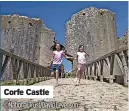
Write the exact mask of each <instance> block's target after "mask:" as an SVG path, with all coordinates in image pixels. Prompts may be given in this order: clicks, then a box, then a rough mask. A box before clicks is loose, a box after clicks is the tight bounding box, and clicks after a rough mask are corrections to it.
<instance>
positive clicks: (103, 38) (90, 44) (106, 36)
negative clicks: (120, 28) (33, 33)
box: [65, 7, 128, 75]
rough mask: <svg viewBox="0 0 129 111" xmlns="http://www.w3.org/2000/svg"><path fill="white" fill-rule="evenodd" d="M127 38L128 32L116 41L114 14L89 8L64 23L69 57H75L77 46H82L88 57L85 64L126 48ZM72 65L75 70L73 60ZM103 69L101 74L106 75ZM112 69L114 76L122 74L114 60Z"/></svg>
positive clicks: (75, 64) (75, 62) (75, 65)
mask: <svg viewBox="0 0 129 111" xmlns="http://www.w3.org/2000/svg"><path fill="white" fill-rule="evenodd" d="M127 36H128V32H126V34H125V37H123V38H120V39H118V35H117V28H116V17H115V13H113V12H111V11H109V10H107V9H98V8H95V7H89V8H86V9H83V10H81V11H80V12H78V13H76V14H73V16H72V17H71V20H69V21H68V22H67V23H66V35H65V38H66V39H65V47H66V50H67V51H68V52H69V54H70V55H72V56H74V57H76V53H77V51H78V47H79V45H84V48H85V51H86V52H87V53H88V54H89V55H90V56H89V57H87V63H90V62H92V61H94V60H95V59H97V58H99V57H101V56H104V55H106V54H108V53H110V52H112V51H114V50H117V49H119V48H122V47H126V46H127ZM72 64H73V69H76V67H77V61H76V60H73V61H72ZM105 67H106V66H105ZM105 67H104V72H103V73H105V74H107V70H106V68H105ZM114 69H115V70H114V72H113V73H114V74H116V75H121V74H122V71H121V70H120V68H119V65H118V61H117V60H116V59H115V65H114ZM105 74H104V75H105Z"/></svg>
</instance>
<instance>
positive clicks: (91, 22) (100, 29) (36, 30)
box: [1, 7, 128, 79]
mask: <svg viewBox="0 0 129 111" xmlns="http://www.w3.org/2000/svg"><path fill="white" fill-rule="evenodd" d="M1 22H2V37H1V38H2V40H1V41H2V46H1V47H2V49H4V50H6V51H9V52H12V53H14V54H16V55H18V56H20V57H22V58H25V59H27V60H29V61H32V62H35V63H38V64H40V65H43V66H45V67H46V66H48V64H47V62H48V61H49V60H50V59H51V57H52V51H51V50H50V48H51V46H52V45H53V41H54V40H55V32H53V31H52V30H51V29H48V28H47V27H46V26H45V24H44V23H43V21H42V20H40V19H35V18H32V19H30V18H28V17H25V16H19V15H16V14H14V15H6V16H2V17H1ZM127 36H128V32H126V34H125V36H124V37H123V38H120V39H118V35H117V28H116V18H115V14H114V13H113V12H111V11H109V10H106V9H97V8H95V7H90V8H86V9H83V10H81V11H80V12H78V13H76V14H74V15H73V16H72V17H71V20H69V21H68V22H67V23H66V36H65V48H66V50H67V52H68V54H69V55H71V56H76V52H77V51H78V46H79V45H84V47H85V51H86V52H87V53H88V54H89V55H90V56H89V57H87V62H88V63H89V62H92V61H93V60H95V59H97V58H99V57H101V56H103V55H105V54H107V53H109V52H112V51H114V50H116V49H119V48H122V47H125V46H127ZM48 55H49V56H48ZM72 64H73V69H75V68H76V65H77V62H76V60H74V61H72ZM115 64H117V65H115V70H114V73H117V74H118V75H121V71H120V70H118V69H119V68H118V67H119V65H118V61H117V60H115ZM10 69H11V66H9V65H8V70H6V71H5V72H4V73H5V74H4V78H5V79H10V78H12V77H10V73H11V70H10ZM104 73H106V72H104ZM20 74H21V75H22V72H20Z"/></svg>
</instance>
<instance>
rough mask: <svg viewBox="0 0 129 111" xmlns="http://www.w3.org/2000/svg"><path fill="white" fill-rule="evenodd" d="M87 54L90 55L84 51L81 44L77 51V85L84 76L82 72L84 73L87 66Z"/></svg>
mask: <svg viewBox="0 0 129 111" xmlns="http://www.w3.org/2000/svg"><path fill="white" fill-rule="evenodd" d="M86 56H89V55H88V54H87V53H86V52H85V51H84V46H83V45H80V46H79V48H78V52H77V58H76V59H77V62H78V65H77V73H76V79H75V82H76V83H77V84H76V85H79V84H80V79H81V77H82V74H83V73H84V70H85V67H86Z"/></svg>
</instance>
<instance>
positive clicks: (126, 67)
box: [121, 51, 128, 86]
mask: <svg viewBox="0 0 129 111" xmlns="http://www.w3.org/2000/svg"><path fill="white" fill-rule="evenodd" d="M121 55H122V65H123V69H124V85H125V86H128V66H127V62H126V57H125V56H124V52H123V51H122V52H121Z"/></svg>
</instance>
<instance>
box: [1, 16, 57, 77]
mask: <svg viewBox="0 0 129 111" xmlns="http://www.w3.org/2000/svg"><path fill="white" fill-rule="evenodd" d="M1 23H2V38H1V43H2V48H3V49H4V50H6V51H9V52H12V53H14V54H16V55H18V56H20V57H22V58H25V59H27V60H29V61H32V62H34V63H38V64H41V65H43V66H47V65H48V64H47V62H48V61H49V60H50V58H51V55H52V54H51V53H52V52H51V51H50V50H49V49H50V47H51V45H52V44H53V40H54V37H55V33H54V32H53V31H52V30H50V29H48V28H46V26H45V24H44V23H43V21H41V20H40V19H35V18H32V19H31V18H28V17H25V16H19V15H7V16H2V18H1ZM50 44H51V45H50ZM48 54H49V56H48ZM7 67H8V70H6V71H5V74H4V75H5V76H6V79H10V78H12V77H10V75H11V69H10V68H11V66H9V65H8V66H7ZM21 73H22V72H21Z"/></svg>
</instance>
